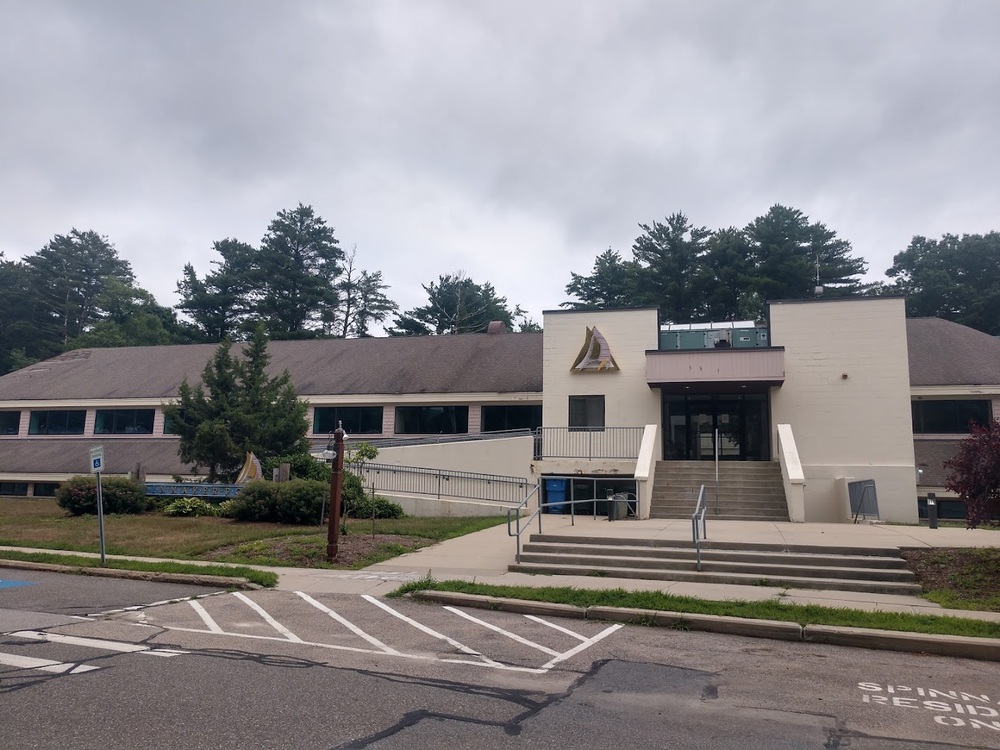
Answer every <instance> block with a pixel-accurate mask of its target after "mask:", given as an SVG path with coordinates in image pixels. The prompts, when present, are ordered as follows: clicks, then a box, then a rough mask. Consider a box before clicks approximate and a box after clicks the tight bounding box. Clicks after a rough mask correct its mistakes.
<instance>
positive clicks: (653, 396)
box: [542, 309, 660, 427]
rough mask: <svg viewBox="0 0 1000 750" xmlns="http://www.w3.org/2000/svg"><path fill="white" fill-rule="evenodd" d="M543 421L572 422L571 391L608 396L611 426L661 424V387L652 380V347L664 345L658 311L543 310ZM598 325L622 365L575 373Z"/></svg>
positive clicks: (606, 415) (557, 424)
mask: <svg viewBox="0 0 1000 750" xmlns="http://www.w3.org/2000/svg"><path fill="white" fill-rule="evenodd" d="M542 319H543V327H544V330H545V344H544V354H543V356H542V426H543V427H567V426H568V425H569V397H570V396H597V395H603V396H604V419H605V426H606V427H642V426H644V425H647V424H655V425H657V426H659V424H660V392H659V391H658V390H654V389H652V388H650V387H649V386H648V385H647V383H646V350H647V349H656V348H657V346H658V344H659V327H658V322H657V317H656V310H652V309H650V310H611V311H590V310H581V311H572V312H568V311H567V312H562V311H555V312H551V311H550V312H546V313H543V318H542ZM595 326H596V327H597V329H598V330H599V331H600V332H601V334H603V336H604V338H605V339H606V340H607V342H608V346H609V347H610V349H611V356H612V357H614V359H615V362H616V363H617V364H618V368H619V369H618V370H617V371H612V372H606V371H602V372H574V371H573V363H574V362H575V361H576V358H577V355H579V353H580V349H581V348H582V347H583V345H584V343H585V342H586V339H587V328H588V327H590V328H593V327H595Z"/></svg>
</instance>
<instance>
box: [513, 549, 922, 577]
mask: <svg viewBox="0 0 1000 750" xmlns="http://www.w3.org/2000/svg"><path fill="white" fill-rule="evenodd" d="M704 544H707V542H705V543H704ZM522 552H523V553H528V552H530V553H532V554H550V555H551V554H567V555H595V556H609V555H611V556H615V557H624V558H628V557H642V558H647V559H653V560H694V559H695V557H696V552H695V549H694V547H693V545H688V546H687V547H679V546H678V547H633V546H630V545H627V544H621V545H610V544H605V545H601V544H567V543H562V542H527V543H525V544H524V546H523V548H522ZM701 559H702V560H704V561H713V562H736V563H745V564H751V563H759V564H762V565H770V564H780V565H798V566H819V567H833V568H856V567H868V568H874V569H880V570H897V571H898V570H902V571H908V569H907V567H906V561H905V560H904V559H903V558H901V557H889V556H881V555H838V554H810V553H807V552H784V551H781V552H779V551H773V550H742V549H734V550H725V549H704V548H703V549H702V551H701Z"/></svg>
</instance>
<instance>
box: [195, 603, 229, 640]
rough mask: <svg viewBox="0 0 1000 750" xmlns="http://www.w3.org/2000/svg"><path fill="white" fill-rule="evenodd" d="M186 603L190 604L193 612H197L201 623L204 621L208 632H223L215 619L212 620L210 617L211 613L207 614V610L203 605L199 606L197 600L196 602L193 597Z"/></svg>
mask: <svg viewBox="0 0 1000 750" xmlns="http://www.w3.org/2000/svg"><path fill="white" fill-rule="evenodd" d="M188 604H190V605H191V608H192V609H193V610H194V611H195V612H197V613H198V617H200V618H201V621H202V622H203V623H205V627H207V628H208V630H209V632H211V633H222V632H224V631H223V630H222V628H220V627H219V623H217V622H216V621H215V620H213V619H212V615H210V614H208V611H207V610H206V609H205V608H204V607H203V606H201V605H200V604H199V603H198V602H196V601H195V600H194V599H191V600H190V601H189V602H188Z"/></svg>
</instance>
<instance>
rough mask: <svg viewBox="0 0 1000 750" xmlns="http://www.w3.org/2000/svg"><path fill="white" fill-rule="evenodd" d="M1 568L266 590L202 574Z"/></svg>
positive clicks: (31, 565) (10, 563)
mask: <svg viewBox="0 0 1000 750" xmlns="http://www.w3.org/2000/svg"><path fill="white" fill-rule="evenodd" d="M0 568H16V569H19V570H44V571H48V572H50V573H75V574H77V575H83V576H96V577H99V578H119V579H126V580H133V581H154V582H157V583H186V584H190V585H193V586H213V587H219V586H221V587H222V588H227V589H239V590H241V591H256V590H258V589H263V588H264V587H263V586H261V585H260V584H257V583H253V582H252V581H248V580H247V579H246V578H236V577H233V578H230V577H229V576H212V575H200V574H198V573H158V572H155V571H150V570H123V569H121V568H96V567H95V568H91V567H85V566H78V565H57V564H56V563H36V562H29V561H27V560H5V559H0Z"/></svg>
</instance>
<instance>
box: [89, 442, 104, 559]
mask: <svg viewBox="0 0 1000 750" xmlns="http://www.w3.org/2000/svg"><path fill="white" fill-rule="evenodd" d="M102 471H104V446H103V445H95V446H94V447H93V448H91V449H90V473H91V474H96V475H97V529H98V534H99V536H100V540H101V565H105V564H106V563H107V560H106V559H105V555H104V496H103V495H102V493H101V472H102Z"/></svg>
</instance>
